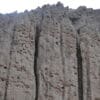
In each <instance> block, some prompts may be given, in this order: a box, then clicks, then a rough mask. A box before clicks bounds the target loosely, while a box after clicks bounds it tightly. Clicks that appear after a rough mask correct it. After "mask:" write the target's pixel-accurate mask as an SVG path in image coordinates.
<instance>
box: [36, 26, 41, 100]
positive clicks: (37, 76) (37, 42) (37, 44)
mask: <svg viewBox="0 0 100 100" xmlns="http://www.w3.org/2000/svg"><path fill="white" fill-rule="evenodd" d="M40 32H41V30H40V28H39V26H36V34H35V52H34V75H35V85H36V89H35V100H38V95H39V73H38V66H37V59H38V50H39V48H38V46H39V37H40Z"/></svg>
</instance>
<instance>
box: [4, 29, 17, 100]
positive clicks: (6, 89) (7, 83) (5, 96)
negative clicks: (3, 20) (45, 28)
mask: <svg viewBox="0 0 100 100" xmlns="http://www.w3.org/2000/svg"><path fill="white" fill-rule="evenodd" d="M14 33H15V27H14V29H13V34H12V38H11V40H12V41H11V47H10V52H9V55H10V58H9V59H10V60H9V61H10V62H9V65H8V69H7V78H6V82H5V92H4V100H7V91H8V86H9V76H10V69H11V61H12V52H13V43H14Z"/></svg>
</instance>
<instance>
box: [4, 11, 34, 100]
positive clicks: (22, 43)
mask: <svg viewBox="0 0 100 100" xmlns="http://www.w3.org/2000/svg"><path fill="white" fill-rule="evenodd" d="M15 21H16V23H15V25H14V31H13V40H12V53H11V55H10V56H11V58H10V72H9V73H10V74H9V84H8V89H7V99H6V100H34V98H35V79H34V72H33V70H34V69H33V67H34V50H35V49H34V34H35V31H34V25H31V22H30V20H29V17H28V14H25V13H24V14H19V15H18V16H16V19H15Z"/></svg>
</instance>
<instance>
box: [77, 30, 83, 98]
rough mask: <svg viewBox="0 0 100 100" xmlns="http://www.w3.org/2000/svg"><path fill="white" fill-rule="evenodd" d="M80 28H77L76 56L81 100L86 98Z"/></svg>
mask: <svg viewBox="0 0 100 100" xmlns="http://www.w3.org/2000/svg"><path fill="white" fill-rule="evenodd" d="M79 35H80V29H78V30H77V37H76V56H77V67H78V68H77V71H78V95H79V100H84V98H83V65H82V53H81V47H80V37H79Z"/></svg>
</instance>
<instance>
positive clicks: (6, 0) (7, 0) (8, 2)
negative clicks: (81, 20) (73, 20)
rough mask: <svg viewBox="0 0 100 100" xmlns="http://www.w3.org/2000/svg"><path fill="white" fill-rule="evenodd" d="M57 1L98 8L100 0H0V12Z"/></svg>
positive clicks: (31, 7) (70, 4) (71, 6)
mask: <svg viewBox="0 0 100 100" xmlns="http://www.w3.org/2000/svg"><path fill="white" fill-rule="evenodd" d="M58 1H60V2H62V3H63V4H64V6H69V7H70V8H77V7H79V6H83V5H84V6H87V7H88V8H94V9H100V0H0V13H4V14H5V13H11V12H14V11H17V12H23V11H24V10H26V9H27V10H28V11H30V10H31V9H35V8H37V7H38V6H40V7H41V6H43V5H44V4H56V3H57V2H58Z"/></svg>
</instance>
